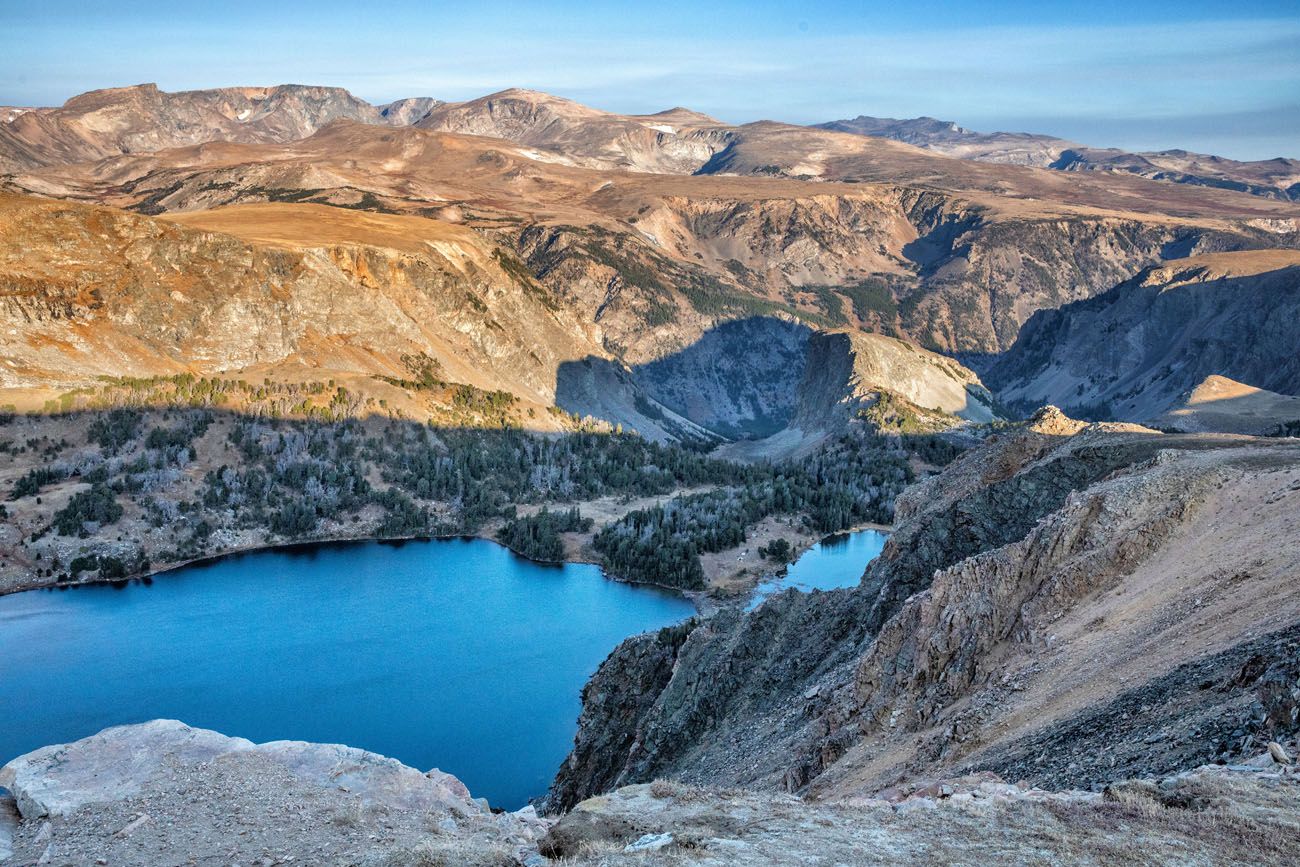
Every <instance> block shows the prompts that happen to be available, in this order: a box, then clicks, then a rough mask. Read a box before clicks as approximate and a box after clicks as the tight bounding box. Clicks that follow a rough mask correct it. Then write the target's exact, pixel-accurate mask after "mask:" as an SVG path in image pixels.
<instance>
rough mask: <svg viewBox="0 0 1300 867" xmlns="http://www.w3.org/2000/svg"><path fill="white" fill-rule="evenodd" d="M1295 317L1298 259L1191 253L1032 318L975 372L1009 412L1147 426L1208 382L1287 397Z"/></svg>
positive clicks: (1295, 369)
mask: <svg viewBox="0 0 1300 867" xmlns="http://www.w3.org/2000/svg"><path fill="white" fill-rule="evenodd" d="M1297 316H1300V256H1296V255H1294V254H1292V253H1288V252H1282V251H1268V252H1254V253H1230V254H1218V255H1205V256H1193V257H1190V258H1187V259H1180V260H1175V261H1172V262H1169V263H1167V264H1165V265H1162V266H1159V267H1153V268H1148V269H1145V270H1143V271H1142V272H1141V273H1140V274H1138V275H1137V276H1136V277H1134V278H1133V279H1131V280H1127V281H1125V282H1123V283H1121V284H1120V285H1118V286H1116V287H1115V288H1113V289H1111V290H1110V291H1108V292H1105V293H1103V294H1101V295H1098V296H1096V297H1095V298H1091V299H1088V300H1085V301H1080V302H1077V303H1073V304H1067V305H1065V306H1063V307H1061V308H1060V309H1057V310H1051V311H1042V312H1040V313H1038V314H1035V315H1034V316H1033V317H1032V318H1031V319H1030V320H1029V322H1028V323H1027V324H1026V325H1025V327H1024V329H1023V330H1022V331H1021V333H1020V336H1019V338H1018V339H1017V340H1016V343H1015V345H1014V346H1012V348H1011V349H1010V350H1008V351H1007V352H1006V353H1004V354H1003V355H1001V356H999V357H998V358H997V359H996V360H994V361H993V362H992V363H990V364H989V365H988V367H987V368H986V369H985V370H984V375H985V378H986V380H987V381H988V383H989V384H990V386H991V387H992V388H993V389H994V390H995V391H996V392H997V393H998V396H999V397H1000V398H1001V399H1002V400H1004V401H1006V402H1008V403H1011V404H1013V405H1016V406H1019V407H1022V408H1023V407H1032V406H1035V405H1038V404H1041V403H1057V404H1060V405H1061V406H1064V407H1066V408H1067V409H1070V410H1071V411H1073V412H1077V413H1080V414H1083V415H1086V416H1091V417H1102V418H1123V419H1135V420H1144V419H1151V418H1155V417H1156V416H1159V415H1160V414H1161V413H1163V412H1165V411H1166V410H1169V409H1172V408H1173V407H1174V406H1175V404H1176V403H1178V402H1180V401H1181V400H1183V397H1184V395H1187V394H1188V393H1189V392H1191V391H1192V390H1193V389H1195V388H1197V387H1198V386H1200V385H1201V384H1202V382H1203V381H1204V380H1205V379H1206V377H1208V376H1212V375H1214V376H1223V377H1227V378H1229V379H1232V380H1236V381H1238V382H1241V383H1244V384H1246V385H1249V386H1254V387H1257V388H1263V389H1266V390H1269V391H1274V392H1279V393H1281V394H1285V395H1296V394H1300V355H1297V353H1296V352H1295V351H1294V349H1295V346H1296V330H1295V321H1296V317H1297ZM1232 406H1233V400H1232V399H1231V398H1226V399H1225V400H1223V401H1222V402H1221V403H1219V404H1218V405H1217V408H1218V410H1219V411H1221V412H1224V413H1228V414H1230V413H1231V411H1232ZM1201 409H1202V410H1205V409H1207V407H1204V406H1202V407H1201Z"/></svg>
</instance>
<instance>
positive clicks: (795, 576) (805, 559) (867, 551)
mask: <svg viewBox="0 0 1300 867" xmlns="http://www.w3.org/2000/svg"><path fill="white" fill-rule="evenodd" d="M888 538H889V536H888V535H887V534H885V533H881V532H879V531H877V530H859V531H858V532H856V533H837V534H835V535H834V536H827V537H826V538H825V539H823V540H821V541H820V542H818V543H817V544H816V545H813V546H812V547H811V548H809V549H808V550H807V551H805V552H803V554H801V555H800V556H799V559H798V560H796V561H795V562H794V563H791V564H790V566H789V567H788V568H787V569H786V574H785V575H784V576H782V577H780V578H778V579H776V580H774V581H769V582H766V583H764V584H761V585H759V587H758V589H757V590H756V591H755V592H754V598H753V599H752V600H751V601H750V603H749V608H750V610H753V609H755V608H757V607H758V606H759V605H761V604H762V603H763V600H764V599H766V598H767V597H769V596H771V595H773V594H775V593H780V592H781V591H782V590H785V589H787V588H789V587H794V588H796V589H798V590H803V591H808V590H837V589H839V588H841V587H856V586H857V585H858V582H859V581H861V580H862V572H863V570H865V569H866V568H867V564H868V563H870V562H871V561H872V560H874V559H876V558H877V557H878V556H880V551H881V549H883V548H884V547H885V540H886V539H888Z"/></svg>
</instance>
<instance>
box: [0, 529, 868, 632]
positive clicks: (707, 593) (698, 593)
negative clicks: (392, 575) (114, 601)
mask: <svg viewBox="0 0 1300 867" xmlns="http://www.w3.org/2000/svg"><path fill="white" fill-rule="evenodd" d="M863 530H876V531H877V532H881V533H890V532H892V531H893V527H891V526H889V525H886V524H878V523H874V522H867V523H863V524H855V525H854V526H853V527H850V528H848V529H847V530H839V531H836V532H835V533H827V534H826V535H825V536H822V537H819V538H817V539H812V540H806V541H803V542H800V543H799V544H797V545H796V546H795V548H794V558H793V560H792V561H791V562H794V560H798V558H799V557H800V556H802V554H803V553H804V552H806V551H807V550H809V549H810V548H812V547H813V546H814V545H816V544H818V543H819V542H820V541H822V540H824V539H829V538H831V537H832V536H836V535H840V534H846V533H858V532H861V531H863ZM450 539H483V540H484V541H487V542H492V543H493V544H496V545H500V546H501V547H502V548H505V549H506V550H507V551H509V552H510V553H512V554H514V555H515V556H516V557H519V558H521V559H524V560H527V561H528V562H530V563H536V564H538V565H542V566H563V565H564V564H566V563H574V564H582V565H590V566H597V567H599V568H600V572H601V575H602V576H603V577H604V578H605V579H606V580H608V581H615V582H618V583H620V584H629V585H634V586H643V587H655V588H657V589H660V590H665V591H669V592H672V593H675V594H677V595H679V596H682V597H683V598H685V599H688V600H690V602H691V603H692V604H693V605H694V606H695V609H696V613H697V614H699V615H702V616H707V615H709V614H712V613H713V612H715V611H717V610H718V609H719V608H721V607H725V606H727V605H730V604H734V603H737V602H741V601H744V600H746V599H748V598H749V596H750V595H751V594H752V593H753V591H754V590H755V589H756V588H757V587H758V585H759V584H761V583H762V582H763V581H765V580H770V579H771V578H772V577H774V576H775V575H776V573H775V572H774V573H772V574H771V575H756V576H755V577H754V580H753V582H751V584H750V586H748V587H747V588H744V589H743V590H742V591H741V592H740V593H729V594H725V595H723V594H719V593H717V592H715V590H716V588H712V587H710V588H707V589H705V590H689V589H684V588H681V587H674V586H672V585H669V584H660V583H657V582H651V581H629V580H627V579H626V578H623V577H622V576H619V575H617V574H615V573H613V572H610V571H609V570H608V569H606V568H605V565H604V564H603V563H601V562H600V561H599V560H598V559H596V558H595V557H592V556H589V555H586V554H584V553H583V552H582V551H580V550H579V551H566V552H565V556H564V558H563V559H562V560H539V559H536V558H533V557H529V556H528V555H527V554H524V553H522V552H520V551H518V550H516V549H514V548H512V547H511V546H510V545H507V544H506V543H505V542H502V541H501V540H500V539H498V538H497V537H496V535H495V532H494V531H492V530H484V531H480V532H475V533H447V534H441V535H423V534H421V535H410V536H379V535H374V534H357V535H346V534H344V535H332V536H325V537H321V538H317V539H298V540H293V541H283V542H266V543H261V544H253V545H241V546H236V547H232V548H228V549H226V550H224V551H220V552H218V553H215V554H205V555H204V556H202V557H193V558H190V559H188V560H178V561H175V562H169V563H167V564H166V565H163V566H160V567H158V568H156V569H150V570H149V571H147V572H141V573H139V574H135V575H128V576H124V577H121V578H100V577H98V576H96V577H94V578H83V579H80V580H76V581H53V582H48V583H47V582H31V583H26V584H24V583H19V584H16V585H12V586H7V587H3V588H0V597H3V596H10V595H13V594H15V593H27V592H30V591H32V590H71V589H74V588H77V587H91V586H95V585H100V584H110V585H125V584H128V583H130V582H132V581H149V580H152V579H154V578H156V577H158V576H162V575H166V574H168V573H171V572H175V571H177V570H180V569H184V568H187V567H190V566H207V565H212V564H215V563H219V562H221V561H222V560H227V559H231V558H235V557H240V556H244V555H249V554H258V553H262V552H275V551H279V552H293V551H294V550H295V549H303V550H306V549H311V548H325V547H330V546H334V545H353V544H364V543H367V542H376V543H379V544H385V543H395V544H396V543H403V542H434V541H440V540H450Z"/></svg>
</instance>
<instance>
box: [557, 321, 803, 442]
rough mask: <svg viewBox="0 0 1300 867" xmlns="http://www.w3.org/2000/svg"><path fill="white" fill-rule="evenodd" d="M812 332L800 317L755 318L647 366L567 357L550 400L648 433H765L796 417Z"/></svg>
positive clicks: (714, 331) (711, 436)
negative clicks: (798, 320) (800, 320)
mask: <svg viewBox="0 0 1300 867" xmlns="http://www.w3.org/2000/svg"><path fill="white" fill-rule="evenodd" d="M811 334H812V329H811V328H809V327H808V326H807V325H805V324H803V323H801V322H795V321H791V320H786V319H778V318H776V317H768V316H754V317H750V318H747V319H737V320H732V321H730V322H725V323H723V324H721V325H717V326H715V327H714V328H711V329H709V330H708V331H706V332H705V333H704V334H703V335H702V336H701V337H700V338H699V339H698V340H696V341H695V342H694V343H692V344H690V345H688V346H686V347H684V348H682V349H680V350H678V351H677V352H674V353H671V354H669V355H666V356H664V357H663V358H660V359H657V360H655V361H652V362H648V363H645V364H639V365H635V366H632V367H624V366H622V365H620V364H619V363H618V362H615V361H610V360H608V359H603V358H596V357H591V356H589V357H587V358H584V359H582V360H579V361H566V362H563V363H562V364H561V365H560V366H559V369H558V370H557V371H556V383H555V402H556V405H557V406H559V407H561V408H562V409H565V410H567V411H568V412H572V413H576V414H578V415H591V416H595V417H597V418H603V419H606V420H608V421H611V422H617V423H621V424H624V425H627V426H629V427H633V428H635V429H637V430H638V431H639V432H640V433H642V434H643V435H646V436H650V437H651V438H662V437H663V436H664V435H668V436H673V437H684V438H685V439H688V440H691V439H696V440H700V439H703V440H706V441H707V440H714V441H718V440H722V439H731V440H734V439H755V438H761V437H765V436H769V435H771V434H774V433H776V432H777V431H780V430H782V429H784V428H785V427H786V426H787V425H788V424H789V422H790V420H791V418H792V417H793V415H794V412H795V409H796V406H797V403H798V399H799V384H800V381H801V380H802V378H803V376H804V368H805V364H806V361H807V356H808V340H809V337H810V336H811Z"/></svg>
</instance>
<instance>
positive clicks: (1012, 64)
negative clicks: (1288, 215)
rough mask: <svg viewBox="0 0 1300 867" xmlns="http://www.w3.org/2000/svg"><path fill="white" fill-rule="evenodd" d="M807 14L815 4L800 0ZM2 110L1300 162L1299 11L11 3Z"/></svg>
mask: <svg viewBox="0 0 1300 867" xmlns="http://www.w3.org/2000/svg"><path fill="white" fill-rule="evenodd" d="M804 5H805V6H810V7H811V6H813V5H814V4H804ZM0 39H3V45H4V51H3V52H2V53H0V104H10V105H31V104H38V105H52V104H59V103H61V102H62V101H63V100H65V99H66V98H68V97H69V96H71V95H73V94H75V93H79V92H82V91H85V90H90V89H94V88H97V87H110V86H118V85H124V84H135V83H140V82H144V81H154V82H157V83H158V84H159V85H160V86H161V87H163V88H164V89H165V90H180V89H188V88H201V87H216V86H223V85H236V84H276V83H281V82H298V83H312V84H331V85H338V86H342V87H346V88H348V89H349V90H351V91H353V92H354V93H356V94H357V95H359V96H362V97H364V98H366V99H369V100H372V101H376V102H382V101H388V100H391V99H395V98H398V97H402V96H417V95H419V96H435V97H439V98H441V99H465V98H469V97H473V96H480V95H482V94H484V93H489V92H491V91H494V90H500V89H502V88H505V87H511V86H520V87H531V88H536V89H539V90H546V91H550V92H553V93H558V94H561V95H563V96H568V97H571V98H573V99H577V100H580V101H583V102H586V103H589V104H591V105H595V106H598V107H600V108H606V109H610V110H615V111H627V112H643V111H655V110H658V109H661V108H667V107H669V106H672V105H686V106H689V107H691V108H696V109H699V110H701V111H705V112H708V113H710V114H713V115H715V116H717V117H719V118H722V119H723V120H727V121H733V122H743V121H749V120H757V119H760V118H773V119H778V120H785V121H790V122H794V123H812V122H817V121H822V120H831V119H835V118H840V117H851V116H853V115H857V114H873V115H880V116H891V117H912V116H916V115H921V114H926V115H931V116H935V117H941V118H944V119H948V120H955V121H957V122H959V123H961V124H963V125H965V126H968V127H971V128H974V129H981V130H992V129H1012V130H1028V131H1033V132H1047V133H1054V134H1057V135H1062V136H1065V137H1068V138H1073V139H1075V140H1078V141H1082V142H1085V143H1088V144H1096V145H1110V146H1117V147H1125V148H1131V149H1152V148H1162V147H1175V146H1178V147H1186V148H1189V149H1194V150H1202V151H1210V152H1214V153H1220V154H1223V155H1225V156H1232V157H1237V158H1241V159H1258V158H1265V157H1272V156H1279V155H1286V156H1297V157H1300V48H1298V47H1297V46H1300V3H1297V2H1296V0H1291V2H1252V0H1240V2H1235V3H1232V4H1229V3H1223V2H1219V3H1211V2H1202V0H1180V2H1147V3H1143V2H1110V0H1094V2H1090V3H1087V4H1075V3H1069V4H1067V3H1053V2H1050V0H1039V2H1020V0H1008V2H985V3H980V2H965V3H940V2H927V0H919V2H910V3H907V2H902V0H895V2H891V3H874V2H826V3H819V4H815V8H800V6H799V5H796V4H784V3H769V2H761V0H760V2H747V3H741V2H731V0H715V2H712V3H705V2H700V3H683V2H677V0H660V2H656V3H653V4H614V3H599V2H563V3H512V2H483V3H477V4H467V3H439V2H413V0H406V2H377V0H376V2H371V3H365V4H361V3H355V2H346V3H345V2H337V0H315V2H311V3H299V2H275V0H260V2H250V0H227V2H224V3H221V2H211V0H210V2H202V3H191V2H145V0H116V2H107V0H96V2H87V0H0Z"/></svg>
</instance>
